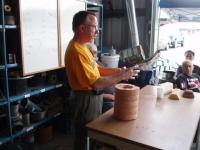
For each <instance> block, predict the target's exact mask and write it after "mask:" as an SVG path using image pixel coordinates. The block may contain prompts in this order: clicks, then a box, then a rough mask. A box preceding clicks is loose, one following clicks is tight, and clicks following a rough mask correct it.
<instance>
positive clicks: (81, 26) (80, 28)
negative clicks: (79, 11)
mask: <svg viewBox="0 0 200 150" xmlns="http://www.w3.org/2000/svg"><path fill="white" fill-rule="evenodd" d="M84 30H85V26H84V25H82V24H81V25H80V26H79V31H80V32H84Z"/></svg>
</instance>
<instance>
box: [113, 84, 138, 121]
mask: <svg viewBox="0 0 200 150" xmlns="http://www.w3.org/2000/svg"><path fill="white" fill-rule="evenodd" d="M139 89H140V88H139V87H137V86H134V85H131V84H117V85H116V86H115V103H114V117H115V118H117V119H119V120H133V119H136V118H137V116H138V103H139Z"/></svg>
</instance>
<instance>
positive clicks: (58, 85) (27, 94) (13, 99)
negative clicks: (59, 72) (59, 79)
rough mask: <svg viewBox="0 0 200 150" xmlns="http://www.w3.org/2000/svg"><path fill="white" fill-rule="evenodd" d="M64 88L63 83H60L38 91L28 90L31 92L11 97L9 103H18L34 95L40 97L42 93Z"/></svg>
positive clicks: (43, 87) (46, 86) (42, 87)
mask: <svg viewBox="0 0 200 150" xmlns="http://www.w3.org/2000/svg"><path fill="white" fill-rule="evenodd" d="M62 86H63V84H62V83H58V84H51V85H45V86H41V87H40V88H39V87H37V89H35V90H31V88H30V89H28V90H29V91H27V92H25V93H23V94H20V95H15V96H10V99H9V101H10V102H16V101H19V100H22V99H24V98H29V97H31V96H34V95H38V94H41V93H44V92H47V91H51V90H54V89H56V88H60V87H62Z"/></svg>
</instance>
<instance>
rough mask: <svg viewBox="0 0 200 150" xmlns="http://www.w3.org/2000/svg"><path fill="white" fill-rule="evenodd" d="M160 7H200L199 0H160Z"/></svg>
mask: <svg viewBox="0 0 200 150" xmlns="http://www.w3.org/2000/svg"><path fill="white" fill-rule="evenodd" d="M160 7H161V8H200V0H160Z"/></svg>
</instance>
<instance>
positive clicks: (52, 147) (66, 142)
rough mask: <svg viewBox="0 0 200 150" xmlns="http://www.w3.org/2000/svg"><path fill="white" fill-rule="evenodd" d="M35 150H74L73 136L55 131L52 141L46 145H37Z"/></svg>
mask: <svg viewBox="0 0 200 150" xmlns="http://www.w3.org/2000/svg"><path fill="white" fill-rule="evenodd" d="M35 150H73V134H72V133H69V134H66V133H63V132H61V131H57V130H54V131H53V138H52V140H50V141H49V142H48V143H46V144H36V148H35Z"/></svg>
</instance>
